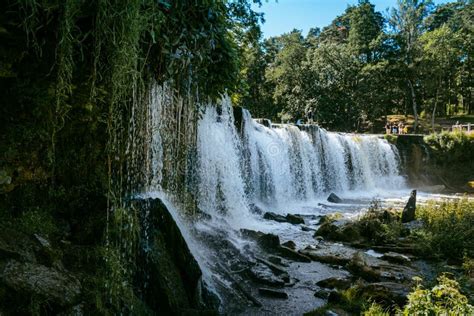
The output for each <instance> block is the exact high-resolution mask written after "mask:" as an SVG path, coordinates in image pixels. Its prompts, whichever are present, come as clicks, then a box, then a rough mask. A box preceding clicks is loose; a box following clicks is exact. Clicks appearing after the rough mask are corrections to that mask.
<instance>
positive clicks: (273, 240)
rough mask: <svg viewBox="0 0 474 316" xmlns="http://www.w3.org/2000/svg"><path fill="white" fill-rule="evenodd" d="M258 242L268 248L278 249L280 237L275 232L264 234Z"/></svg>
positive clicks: (271, 249)
mask: <svg viewBox="0 0 474 316" xmlns="http://www.w3.org/2000/svg"><path fill="white" fill-rule="evenodd" d="M257 243H258V244H259V245H260V247H262V248H263V249H266V250H270V251H273V250H278V249H279V247H280V238H279V237H278V236H277V235H273V234H263V235H262V236H260V237H259V238H258V239H257Z"/></svg>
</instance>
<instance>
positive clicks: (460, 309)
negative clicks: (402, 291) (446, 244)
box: [403, 275, 474, 316]
mask: <svg viewBox="0 0 474 316" xmlns="http://www.w3.org/2000/svg"><path fill="white" fill-rule="evenodd" d="M473 314H474V307H473V306H471V305H469V304H468V300H467V298H466V296H464V295H463V294H462V293H461V292H460V291H459V284H458V283H457V282H456V281H455V280H451V279H449V278H448V277H446V276H444V275H442V276H440V277H439V278H438V285H436V286H434V287H433V288H432V289H431V290H426V289H423V288H422V287H421V285H419V284H418V285H417V287H416V288H415V290H414V291H413V292H411V293H410V294H409V295H408V304H407V305H406V306H405V308H404V310H403V315H453V316H454V315H473Z"/></svg>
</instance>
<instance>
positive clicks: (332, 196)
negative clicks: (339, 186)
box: [328, 193, 342, 203]
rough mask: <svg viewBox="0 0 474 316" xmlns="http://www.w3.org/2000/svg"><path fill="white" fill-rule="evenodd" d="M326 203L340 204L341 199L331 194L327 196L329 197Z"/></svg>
mask: <svg viewBox="0 0 474 316" xmlns="http://www.w3.org/2000/svg"><path fill="white" fill-rule="evenodd" d="M328 202H331V203H342V199H341V198H340V197H338V196H337V195H336V194H334V193H331V194H329V196H328Z"/></svg>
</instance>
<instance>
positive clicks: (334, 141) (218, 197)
mask: <svg viewBox="0 0 474 316" xmlns="http://www.w3.org/2000/svg"><path fill="white" fill-rule="evenodd" d="M220 106H221V110H220V111H218V110H217V109H216V108H215V107H207V108H206V109H205V111H204V114H203V116H202V118H201V119H200V120H199V122H198V146H197V153H198V162H199V163H198V166H197V168H198V174H199V183H198V187H199V203H200V207H201V208H202V209H203V210H205V211H207V212H213V213H217V214H219V213H221V214H222V213H223V212H225V211H227V212H228V213H227V214H228V215H229V216H232V217H236V218H242V217H245V216H246V214H245V211H246V210H248V204H249V203H263V204H269V205H284V204H285V203H288V202H291V201H305V200H317V199H318V198H319V199H320V198H322V197H323V196H325V195H326V194H327V193H329V192H336V193H338V194H344V193H346V192H348V191H372V190H376V189H386V190H393V189H401V188H403V186H404V182H405V181H404V178H403V177H402V176H401V175H400V168H399V161H400V159H399V155H398V151H397V149H396V148H395V146H393V145H391V144H390V143H388V142H387V141H386V140H385V139H382V138H380V137H379V136H375V135H355V134H343V133H334V132H328V131H326V130H324V129H323V128H320V127H318V126H315V125H303V126H295V125H290V124H278V125H272V126H270V127H268V126H264V125H263V124H260V123H258V121H257V120H254V119H252V117H251V115H250V113H249V112H248V111H247V110H245V109H243V110H242V111H243V113H242V124H241V130H240V137H239V131H238V129H237V128H236V126H235V122H234V117H233V114H232V110H231V104H230V100H229V98H224V99H223V101H222V103H221V104H220ZM267 125H268V124H267Z"/></svg>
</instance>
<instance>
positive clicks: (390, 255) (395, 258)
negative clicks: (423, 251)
mask: <svg viewBox="0 0 474 316" xmlns="http://www.w3.org/2000/svg"><path fill="white" fill-rule="evenodd" d="M381 259H382V260H387V261H389V262H394V263H402V264H403V263H410V262H411V260H410V258H408V257H407V256H405V255H402V254H400V253H396V252H392V251H389V252H387V253H385V254H384V255H383V256H382V257H381Z"/></svg>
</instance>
